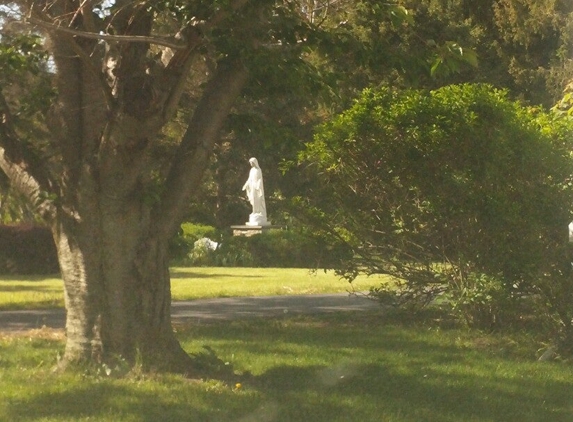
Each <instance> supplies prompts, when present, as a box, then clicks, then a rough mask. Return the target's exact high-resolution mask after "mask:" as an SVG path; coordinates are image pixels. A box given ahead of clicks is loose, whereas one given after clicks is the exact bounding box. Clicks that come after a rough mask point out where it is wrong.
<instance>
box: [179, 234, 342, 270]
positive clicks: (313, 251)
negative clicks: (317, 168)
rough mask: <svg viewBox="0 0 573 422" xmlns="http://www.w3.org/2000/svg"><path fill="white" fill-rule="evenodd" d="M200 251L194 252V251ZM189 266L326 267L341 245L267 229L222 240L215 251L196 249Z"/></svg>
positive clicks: (331, 264) (322, 239) (330, 263)
mask: <svg viewBox="0 0 573 422" xmlns="http://www.w3.org/2000/svg"><path fill="white" fill-rule="evenodd" d="M197 248H198V249H199V250H195V249H197ZM195 249H194V250H193V251H192V252H191V254H190V255H189V259H190V261H189V264H191V265H203V266H224V267H231V266H235V267H277V268H329V267H331V266H333V264H334V260H335V259H336V258H339V257H340V255H341V254H343V253H344V249H343V246H342V245H332V244H328V243H327V242H326V239H325V238H322V237H319V236H317V235H314V234H312V233H309V232H305V231H303V230H274V229H272V230H269V231H268V232H265V233H262V234H256V235H253V236H250V237H242V236H228V237H225V238H224V239H223V240H222V241H221V244H220V246H219V247H218V248H217V249H216V250H213V251H211V250H209V251H208V250H205V249H204V247H203V246H201V245H199V246H195Z"/></svg>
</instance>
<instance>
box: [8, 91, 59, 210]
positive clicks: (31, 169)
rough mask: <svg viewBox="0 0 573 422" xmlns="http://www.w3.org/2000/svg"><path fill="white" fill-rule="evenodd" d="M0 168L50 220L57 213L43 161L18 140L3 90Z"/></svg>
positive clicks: (13, 184)
mask: <svg viewBox="0 0 573 422" xmlns="http://www.w3.org/2000/svg"><path fill="white" fill-rule="evenodd" d="M0 168H1V169H2V170H3V171H4V173H5V174H6V176H8V178H9V179H10V182H11V184H12V186H14V187H15V188H16V189H17V190H18V191H20V192H21V193H22V194H24V195H25V196H26V197H27V198H28V199H29V200H30V201H31V203H32V204H33V205H34V207H35V208H37V210H38V211H39V212H40V214H41V215H42V217H44V218H46V219H49V218H53V217H54V216H55V211H56V210H55V206H54V204H53V203H52V202H51V201H50V200H49V199H48V195H47V194H48V193H49V191H50V187H51V183H50V181H49V179H48V178H47V177H46V171H45V169H44V168H43V166H42V165H41V160H40V159H39V158H38V157H36V155H35V154H33V153H32V151H30V150H28V149H26V148H25V147H24V145H23V143H22V142H21V140H20V139H18V135H17V134H16V131H15V130H14V126H13V123H12V115H11V113H10V109H9V107H8V103H7V102H6V99H5V98H4V95H3V94H2V93H1V92H0Z"/></svg>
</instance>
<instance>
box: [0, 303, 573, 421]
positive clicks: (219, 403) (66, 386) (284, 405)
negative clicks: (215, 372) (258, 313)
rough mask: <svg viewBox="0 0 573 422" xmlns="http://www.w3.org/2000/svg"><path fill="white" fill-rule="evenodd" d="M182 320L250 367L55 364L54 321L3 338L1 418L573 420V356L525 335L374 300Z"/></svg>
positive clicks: (187, 340)
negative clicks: (201, 374)
mask: <svg viewBox="0 0 573 422" xmlns="http://www.w3.org/2000/svg"><path fill="white" fill-rule="evenodd" d="M177 329H178V336H179V338H180V340H181V342H182V344H183V346H184V347H185V349H186V350H187V351H189V352H191V353H201V351H202V350H203V347H204V346H208V347H210V348H211V349H212V350H213V352H214V353H215V354H216V355H217V356H218V357H219V358H220V359H221V360H222V362H224V363H225V364H226V365H227V367H229V368H231V367H232V368H234V369H235V371H236V373H239V374H242V376H241V378H239V379H237V380H233V381H232V382H228V383H225V382H223V381H218V380H216V379H210V380H207V379H203V380H198V379H189V378H185V377H183V376H176V375H160V374H147V375H144V374H142V373H139V372H137V371H134V372H132V373H130V374H127V375H125V374H123V373H122V372H121V371H120V370H118V371H115V370H113V369H112V371H111V373H110V375H106V372H105V371H100V372H99V374H98V371H97V370H95V371H94V370H92V371H91V372H90V373H75V374H69V373H68V374H54V373H52V372H51V368H52V366H53V365H54V364H55V363H56V358H57V356H58V354H59V353H61V351H62V348H63V340H62V339H60V338H58V337H57V336H55V337H54V338H52V337H50V334H51V333H50V332H40V333H36V334H34V335H31V336H30V335H28V336H19V337H11V338H4V339H0V385H2V388H1V389H0V420H1V421H14V422H18V421H22V422H27V421H42V422H64V421H69V422H71V421H74V422H78V421H102V422H103V421H106V422H112V421H113V422H136V421H137V422H157V421H173V422H186V421H190V422H191V421H192V422H195V421H200V422H203V421H213V422H226V421H239V422H247V421H249V422H252V421H273V422H275V421H276V422H303V421H304V422H333V421H340V422H349V421H356V422H370V421H372V422H373V421H376V422H385V421H388V422H390V421H392V422H433V421H436V422H438V421H439V422H449V421H451V422H491V421H499V422H513V421H515V422H543V421H552V422H569V421H571V420H573V367H572V366H571V365H570V364H567V363H563V362H537V361H536V360H535V356H534V353H531V352H532V350H535V349H534V348H532V347H531V346H532V344H528V342H530V340H529V339H528V338H525V337H523V338H515V337H514V336H508V335H506V336H502V335H486V334H476V333H475V332H469V331H466V330H464V329H460V328H451V327H450V328H448V327H447V326H440V324H438V323H436V322H435V321H433V320H431V319H424V320H411V321H408V320H406V319H405V318H404V317H400V318H393V317H391V316H389V315H384V314H382V313H376V312H375V313H368V314H365V313H361V314H352V313H344V314H339V315H323V316H312V317H310V316H305V317H297V318H283V319H276V320H269V319H252V320H243V321H235V322H216V323H209V324H201V325H194V326H179V327H177ZM518 344H520V345H522V346H523V347H522V346H518ZM116 375H117V376H116Z"/></svg>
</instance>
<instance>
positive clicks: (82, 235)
mask: <svg viewBox="0 0 573 422" xmlns="http://www.w3.org/2000/svg"><path fill="white" fill-rule="evenodd" d="M80 194H82V195H83V197H84V198H86V197H88V198H89V193H88V192H80ZM93 199H94V202H93V204H94V205H95V206H98V207H99V208H100V210H101V212H99V213H93V212H91V213H88V214H85V215H79V216H75V218H72V217H70V216H66V215H64V216H63V217H61V218H59V219H58V221H57V222H56V223H55V224H54V226H53V232H54V239H55V240H56V246H57V249H58V256H59V260H60V267H61V272H62V278H63V280H64V287H65V302H66V310H67V319H66V321H67V322H66V336H67V341H66V349H65V353H64V357H63V360H62V363H63V365H64V366H67V365H75V364H82V363H85V362H93V361H103V362H107V361H113V360H114V359H117V358H121V359H124V360H126V361H128V362H130V363H132V364H135V363H140V364H142V365H144V366H145V367H154V368H161V369H166V370H172V371H178V372H188V371H190V369H191V367H190V362H191V360H190V358H189V357H188V356H187V354H186V353H185V352H184V351H183V350H182V348H181V346H180V345H179V343H178V341H177V340H176V338H175V336H174V333H173V330H172V327H171V293H170V278H169V269H168V257H167V253H166V252H167V248H166V242H165V241H162V240H160V239H156V238H153V237H151V236H150V235H149V233H150V226H149V224H150V220H149V218H148V215H149V212H148V210H146V206H145V205H144V204H142V203H141V201H133V202H131V203H126V202H125V201H119V203H118V202H117V201H116V200H115V199H113V200H111V199H110V198H106V197H105V195H102V196H97V195H94V196H93Z"/></svg>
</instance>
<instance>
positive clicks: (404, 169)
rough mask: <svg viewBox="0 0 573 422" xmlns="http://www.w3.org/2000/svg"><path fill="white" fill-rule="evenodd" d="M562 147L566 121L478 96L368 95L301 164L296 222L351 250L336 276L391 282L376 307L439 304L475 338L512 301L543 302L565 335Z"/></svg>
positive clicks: (319, 138)
mask: <svg viewBox="0 0 573 422" xmlns="http://www.w3.org/2000/svg"><path fill="white" fill-rule="evenodd" d="M572 140H573V125H572V124H571V122H570V121H566V120H558V119H556V118H555V117H554V116H552V115H550V114H547V113H545V112H543V111H541V110H537V109H533V108H527V107H523V106H521V105H520V104H518V103H517V102H513V101H511V100H509V99H508V98H507V95H506V93H505V92H504V91H500V90H496V89H494V88H493V87H491V86H488V85H460V86H448V87H444V88H441V89H438V90H435V91H421V90H406V91H396V90H390V89H381V90H378V91H373V90H367V91H365V92H364V93H363V95H362V97H361V98H360V99H359V100H358V101H357V102H356V103H355V105H354V106H353V107H352V108H350V109H349V110H348V111H346V112H345V113H343V114H342V115H340V116H338V117H336V118H335V119H334V120H333V121H331V122H329V123H328V124H325V125H323V126H322V127H320V128H319V130H318V131H317V134H316V136H315V139H314V141H313V142H312V143H311V144H310V145H308V148H307V150H306V151H305V153H304V154H303V155H302V156H301V158H302V160H303V161H304V162H305V167H306V168H309V169H312V170H313V172H314V173H313V174H314V175H315V178H316V179H317V183H316V185H315V186H314V187H312V188H310V189H309V190H308V191H307V192H306V196H305V198H298V199H297V200H298V201H299V203H300V207H299V210H298V215H300V216H302V217H303V218H304V220H305V221H306V222H307V223H308V224H312V226H313V227H315V228H316V230H317V231H321V232H323V233H328V234H329V235H330V236H331V238H332V239H334V240H335V241H343V242H344V243H345V244H346V245H348V248H349V249H351V250H352V251H353V255H352V256H351V258H350V259H346V260H341V261H340V262H339V263H338V270H339V272H340V273H341V274H343V275H345V276H346V277H347V278H349V279H352V278H353V277H354V276H355V275H356V274H358V273H359V272H366V273H370V274H372V273H382V274H390V275H393V276H394V277H396V279H397V286H396V287H397V288H396V289H394V290H392V291H384V289H380V290H379V291H377V292H374V293H377V294H379V295H380V296H384V297H386V298H388V294H389V293H392V294H395V295H397V297H396V298H395V301H396V302H403V301H404V300H409V301H411V302H417V303H419V304H426V303H428V302H431V301H432V300H433V299H435V298H437V297H444V294H446V296H447V297H448V298H449V299H450V301H449V304H450V305H451V306H452V310H453V311H454V312H456V313H458V315H461V316H462V318H464V319H465V320H466V321H467V322H468V323H471V324H474V325H478V326H487V327H490V326H491V325H492V324H493V325H495V324H498V323H499V322H500V321H504V320H506V319H507V317H508V315H506V314H505V309H506V307H507V304H508V303H510V304H511V307H512V308H513V307H514V306H515V307H519V306H521V305H522V303H523V301H520V300H514V298H515V297H516V294H517V297H532V298H537V297H541V298H544V299H543V300H539V301H538V304H539V305H540V306H541V308H540V309H542V312H541V313H542V314H543V315H552V316H553V318H554V319H555V321H558V322H556V324H557V325H563V324H568V325H571V316H572V315H571V310H570V308H571V306H570V304H571V303H572V301H571V299H573V297H572V295H573V283H572V277H571V276H572V274H571V270H570V267H571V266H570V262H571V261H572V260H571V259H570V258H567V256H568V255H567V252H566V250H567V248H568V247H569V246H568V245H567V239H566V228H567V225H568V223H569V221H571V220H572V219H573V216H572V211H573V206H572V203H571V202H572V198H573V184H572V183H571V182H570V180H571V179H570V178H571V176H570V174H571V168H573V162H572V160H571V157H570V151H571V149H572V145H571V141H572ZM309 164H310V165H309ZM567 301H568V303H569V305H565V303H566V302H567ZM513 311H515V312H511V313H512V314H514V315H519V314H520V312H521V310H519V309H513ZM502 313H503V315H502ZM567 321H569V322H567ZM572 333H573V329H572ZM572 338H573V335H572Z"/></svg>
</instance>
